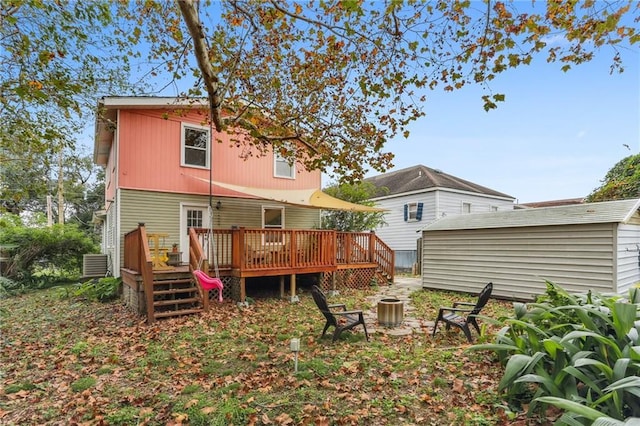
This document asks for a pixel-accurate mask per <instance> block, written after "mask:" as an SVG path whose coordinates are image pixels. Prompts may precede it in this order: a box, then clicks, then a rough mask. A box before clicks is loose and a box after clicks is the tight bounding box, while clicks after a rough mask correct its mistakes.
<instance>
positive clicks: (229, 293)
mask: <svg viewBox="0 0 640 426" xmlns="http://www.w3.org/2000/svg"><path fill="white" fill-rule="evenodd" d="M220 280H221V281H222V284H223V285H224V288H223V289H222V297H223V298H224V299H233V300H239V299H240V295H239V294H238V295H237V296H236V297H234V296H235V291H234V288H235V287H237V285H236V286H234V281H237V282H238V283H239V282H240V279H238V278H236V277H220ZM218 291H219V290H209V300H211V301H215V302H217V301H218Z"/></svg>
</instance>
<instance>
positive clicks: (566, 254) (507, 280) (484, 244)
mask: <svg viewBox="0 0 640 426" xmlns="http://www.w3.org/2000/svg"><path fill="white" fill-rule="evenodd" d="M615 238H616V224H614V223H597V224H582V225H557V226H543V227H518V228H496V229H469V230H465V229H460V230H447V231H438V230H434V231H425V232H424V233H423V264H422V268H423V270H422V283H423V287H425V288H433V289H442V290H453V291H461V292H470V293H477V292H479V291H480V290H481V289H482V287H483V286H484V285H485V284H486V283H487V282H488V281H492V282H493V283H494V295H495V296H498V297H504V298H513V299H522V300H530V299H532V298H533V297H535V295H537V294H541V293H543V292H544V291H545V288H546V287H545V282H544V281H545V279H546V280H550V281H553V282H555V283H558V284H560V285H562V286H563V287H565V288H566V289H567V290H569V291H585V290H587V289H592V290H594V291H598V292H612V291H615V288H614V283H613V277H614V276H615V274H614V272H615V269H616V259H615V258H614V253H615V250H614V247H615Z"/></svg>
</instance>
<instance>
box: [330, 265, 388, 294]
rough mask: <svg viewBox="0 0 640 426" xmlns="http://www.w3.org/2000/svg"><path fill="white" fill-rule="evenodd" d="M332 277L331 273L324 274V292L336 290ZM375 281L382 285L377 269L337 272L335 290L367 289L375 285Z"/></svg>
mask: <svg viewBox="0 0 640 426" xmlns="http://www.w3.org/2000/svg"><path fill="white" fill-rule="evenodd" d="M332 275H333V274H332V273H330V272H324V273H323V274H322V282H321V285H322V289H323V290H333V289H334V287H333V276H332ZM374 279H375V280H376V282H377V283H378V284H380V282H379V278H378V277H377V274H376V270H375V268H369V269H362V268H360V269H342V270H339V271H336V272H335V290H340V289H344V288H353V289H363V288H367V287H369V286H371V285H372V284H373V281H374Z"/></svg>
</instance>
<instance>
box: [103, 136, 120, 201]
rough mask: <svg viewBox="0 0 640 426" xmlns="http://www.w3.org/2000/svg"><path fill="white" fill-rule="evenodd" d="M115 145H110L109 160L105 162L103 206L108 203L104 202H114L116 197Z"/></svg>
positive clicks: (113, 143)
mask: <svg viewBox="0 0 640 426" xmlns="http://www.w3.org/2000/svg"><path fill="white" fill-rule="evenodd" d="M115 158H116V144H115V142H112V143H111V148H110V149H109V160H108V161H107V167H106V169H105V171H104V173H105V204H106V205H107V206H108V204H109V202H108V201H106V200H115V196H116V184H117V182H116V163H115Z"/></svg>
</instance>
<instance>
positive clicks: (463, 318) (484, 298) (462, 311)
mask: <svg viewBox="0 0 640 426" xmlns="http://www.w3.org/2000/svg"><path fill="white" fill-rule="evenodd" d="M492 291H493V284H492V283H489V284H487V285H486V286H485V287H484V288H483V289H482V291H481V292H480V295H479V296H478V301H477V302H476V303H475V304H474V303H467V302H455V303H454V304H453V307H452V308H440V310H439V311H438V318H437V319H436V323H435V325H434V326H433V335H434V336H435V335H436V331H437V330H438V323H439V322H440V321H443V322H444V323H445V324H446V326H447V330H449V329H450V328H451V326H454V327H458V328H460V329H461V330H462V331H463V332H464V335H465V336H467V340H468V341H469V343H472V342H473V338H472V337H471V330H470V329H469V324H471V325H472V326H473V328H475V329H476V331H477V332H478V334H480V327H479V326H478V321H477V320H476V317H477V316H478V314H479V313H480V311H481V310H482V308H484V305H486V304H487V302H488V301H489V298H490V297H491V292H492ZM458 306H465V308H459V307H458Z"/></svg>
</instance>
